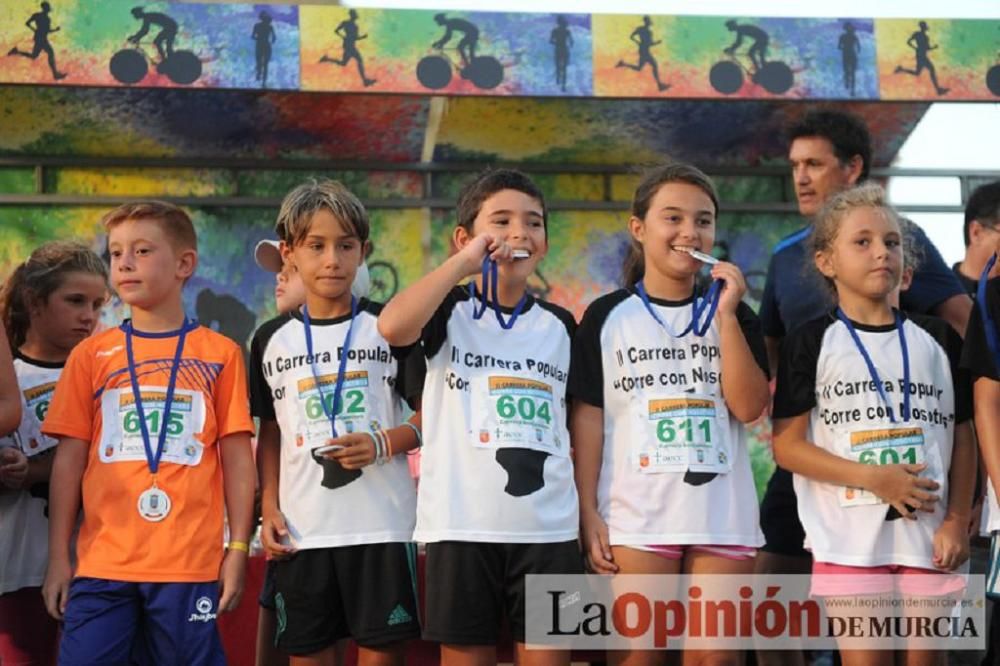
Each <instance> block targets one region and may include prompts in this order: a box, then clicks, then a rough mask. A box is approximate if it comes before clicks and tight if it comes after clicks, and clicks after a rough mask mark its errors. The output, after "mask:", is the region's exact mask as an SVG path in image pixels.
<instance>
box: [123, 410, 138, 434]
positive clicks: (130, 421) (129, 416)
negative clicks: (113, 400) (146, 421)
mask: <svg viewBox="0 0 1000 666" xmlns="http://www.w3.org/2000/svg"><path fill="white" fill-rule="evenodd" d="M122 428H123V429H124V430H125V432H127V433H137V432H139V414H138V413H137V412H135V411H133V410H129V411H127V412H125V419H124V420H123V421H122Z"/></svg>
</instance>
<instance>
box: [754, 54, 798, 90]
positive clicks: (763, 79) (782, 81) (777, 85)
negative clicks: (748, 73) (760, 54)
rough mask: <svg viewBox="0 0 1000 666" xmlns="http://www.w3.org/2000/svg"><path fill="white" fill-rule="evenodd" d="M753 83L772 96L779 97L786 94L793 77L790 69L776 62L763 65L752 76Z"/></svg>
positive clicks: (793, 79) (793, 80)
mask: <svg viewBox="0 0 1000 666" xmlns="http://www.w3.org/2000/svg"><path fill="white" fill-rule="evenodd" d="M753 82H754V83H756V84H757V85H759V86H760V87H761V88H763V89H764V90H766V91H767V92H769V93H771V94H773V95H780V94H781V93H786V92H788V91H789V90H790V89H791V87H792V83H794V82H795V76H794V75H793V74H792V68H791V67H789V66H788V65H786V64H785V63H783V62H779V61H777V60H775V61H773V62H769V63H767V64H765V65H764V66H763V67H761V68H760V70H759V71H758V72H757V73H756V74H754V75H753Z"/></svg>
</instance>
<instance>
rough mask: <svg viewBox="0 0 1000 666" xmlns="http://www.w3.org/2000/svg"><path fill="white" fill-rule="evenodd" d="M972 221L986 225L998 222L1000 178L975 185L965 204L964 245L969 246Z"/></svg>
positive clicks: (999, 214) (999, 215)
mask: <svg viewBox="0 0 1000 666" xmlns="http://www.w3.org/2000/svg"><path fill="white" fill-rule="evenodd" d="M973 222H979V223H980V224H982V225H983V226H987V227H992V226H995V225H996V224H997V223H1000V180H995V181H993V182H992V183H986V184H985V185H980V186H979V187H977V188H976V189H975V190H974V191H973V192H972V195H971V196H970V197H969V201H968V203H966V204H965V226H964V227H963V228H962V236H963V237H964V238H965V247H969V240H970V239H969V226H970V225H971V224H972V223H973Z"/></svg>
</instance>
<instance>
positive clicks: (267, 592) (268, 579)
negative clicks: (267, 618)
mask: <svg viewBox="0 0 1000 666" xmlns="http://www.w3.org/2000/svg"><path fill="white" fill-rule="evenodd" d="M275 564H277V562H276V561H275V560H268V561H267V563H266V564H265V565H264V584H263V585H261V586H260V595H259V596H258V597H257V603H258V604H259V605H260V607H261V608H266V609H267V610H269V611H273V610H274V592H275V590H274V565H275Z"/></svg>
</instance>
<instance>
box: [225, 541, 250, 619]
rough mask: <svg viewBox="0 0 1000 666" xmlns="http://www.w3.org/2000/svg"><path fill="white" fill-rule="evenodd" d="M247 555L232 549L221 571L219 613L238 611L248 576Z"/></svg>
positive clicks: (228, 551) (228, 552) (227, 553)
mask: <svg viewBox="0 0 1000 666" xmlns="http://www.w3.org/2000/svg"><path fill="white" fill-rule="evenodd" d="M247 557H248V556H247V554H246V553H244V552H243V551H242V550H235V549H232V548H230V549H229V550H227V551H226V556H225V557H224V558H223V559H222V568H221V569H219V613H220V614H222V613H228V612H229V611H232V610H236V607H237V606H239V605H240V599H241V598H243V582H244V580H245V579H246V575H247Z"/></svg>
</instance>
